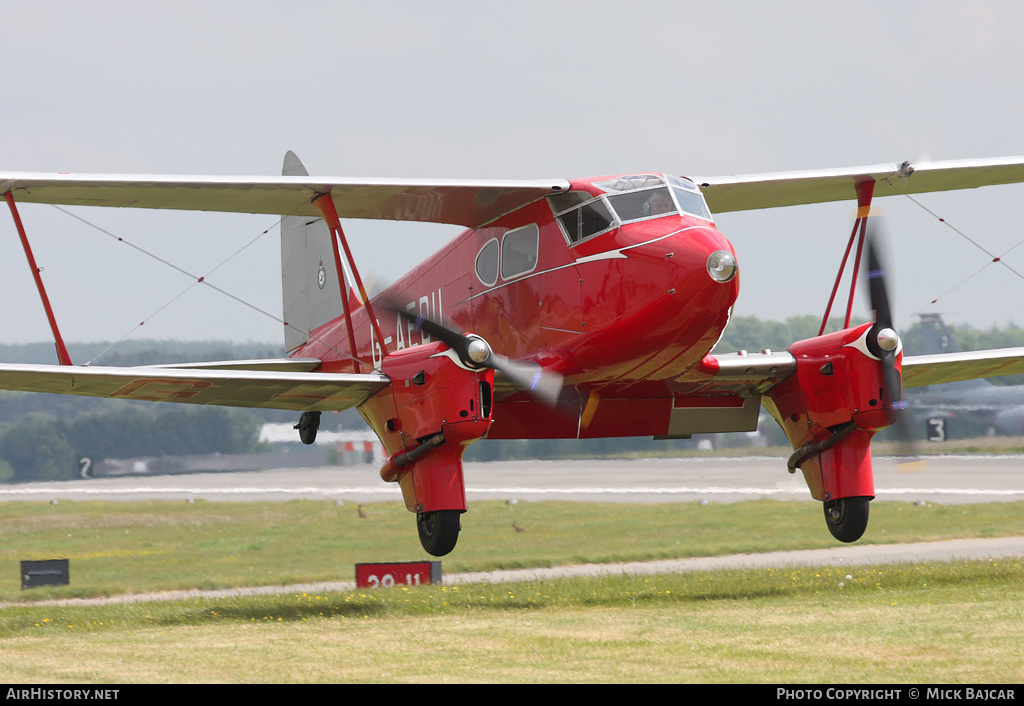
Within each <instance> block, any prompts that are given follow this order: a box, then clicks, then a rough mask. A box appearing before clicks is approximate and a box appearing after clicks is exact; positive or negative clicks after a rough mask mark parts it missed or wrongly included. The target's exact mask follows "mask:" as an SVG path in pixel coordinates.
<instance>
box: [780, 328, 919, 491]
mask: <svg viewBox="0 0 1024 706" xmlns="http://www.w3.org/2000/svg"><path fill="white" fill-rule="evenodd" d="M872 330H873V325H872V324H864V325H862V326H858V327H854V328H850V329H844V330H842V331H837V332H836V333H831V334H828V335H824V336H818V337H816V338H811V339H808V340H805V341H798V342H797V343H795V344H793V345H792V346H791V347H790V348H789V352H790V353H791V354H793V356H794V357H795V358H796V373H795V374H793V375H791V376H790V377H789V378H788V379H786V380H785V381H784V382H783V383H782V384H780V385H778V386H777V387H776V388H774V389H773V390H772V391H771V392H769V393H768V395H767V396H766V398H763V399H764V401H765V407H766V408H767V409H768V411H769V412H770V413H771V414H772V416H774V417H775V419H776V421H778V422H779V424H780V425H781V426H782V428H783V430H785V432H786V436H787V437H788V438H789V441H790V444H792V446H793V449H794V451H795V452H794V454H793V456H792V457H791V458H790V468H791V469H794V468H796V467H799V468H800V469H801V470H802V471H803V474H804V479H805V480H806V481H807V486H808V488H810V491H811V495H812V496H813V497H814V498H815V499H817V500H822V501H830V500H835V499H838V498H844V497H853V496H859V497H874V495H875V487H874V477H873V474H872V470H871V448H870V442H871V438H872V437H873V436H874V435H875V434H876V433H877V432H878V431H879V430H881V429H884V428H885V427H887V426H889V425H891V424H892V423H893V422H894V421H895V420H896V410H895V409H894V408H893V400H892V399H891V397H890V393H889V392H888V391H887V390H886V383H885V373H884V363H883V361H882V360H881V358H880V357H879V355H878V354H876V353H875V352H873V351H872V348H873V346H872V345H869V341H868V336H870V335H872ZM901 360H902V352H901V351H900V350H897V353H896V362H895V365H896V369H897V370H899V363H900V361H901Z"/></svg>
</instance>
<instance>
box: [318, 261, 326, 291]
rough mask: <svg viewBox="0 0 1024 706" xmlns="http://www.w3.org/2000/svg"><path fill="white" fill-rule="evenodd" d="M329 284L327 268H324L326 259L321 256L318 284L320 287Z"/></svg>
mask: <svg viewBox="0 0 1024 706" xmlns="http://www.w3.org/2000/svg"><path fill="white" fill-rule="evenodd" d="M325 284H327V270H325V269H324V259H323V258H320V266H319V267H318V268H317V270H316V286H318V287H319V288H320V289H323V288H324V285H325Z"/></svg>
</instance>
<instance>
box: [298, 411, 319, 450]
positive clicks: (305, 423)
mask: <svg viewBox="0 0 1024 706" xmlns="http://www.w3.org/2000/svg"><path fill="white" fill-rule="evenodd" d="M292 428H293V429H298V430H299V439H301V440H302V443H303V444H312V443H313V442H314V441H316V433H317V431H318V430H319V429H320V413H319V412H303V413H302V416H301V417H299V423H298V424H296V425H295V426H294V427H292Z"/></svg>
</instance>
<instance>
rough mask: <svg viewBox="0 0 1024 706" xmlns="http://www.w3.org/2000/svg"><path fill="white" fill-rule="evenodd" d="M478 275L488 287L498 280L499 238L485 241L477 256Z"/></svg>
mask: <svg viewBox="0 0 1024 706" xmlns="http://www.w3.org/2000/svg"><path fill="white" fill-rule="evenodd" d="M476 276H477V277H478V278H479V279H480V281H481V282H483V283H484V284H485V285H486V286H488V287H493V286H494V283H495V282H497V281H498V239H497V238H492V239H491V240H488V241H487V242H486V243H484V246H483V247H482V248H480V252H479V253H478V254H477V256H476Z"/></svg>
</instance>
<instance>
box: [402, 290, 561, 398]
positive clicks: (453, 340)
mask: <svg viewBox="0 0 1024 706" xmlns="http://www.w3.org/2000/svg"><path fill="white" fill-rule="evenodd" d="M395 310H396V311H397V312H398V313H399V314H400V315H401V316H403V317H405V318H406V319H408V320H409V321H411V322H413V324H414V326H415V327H416V329H417V330H421V331H423V332H425V333H427V334H428V335H429V336H430V337H431V338H436V339H437V340H439V341H441V342H442V343H444V344H445V345H447V346H448V347H449V348H451V349H452V350H453V351H455V353H456V355H458V356H459V360H461V361H462V364H463V365H465V366H466V367H468V368H475V369H480V368H490V369H493V370H494V371H495V372H498V373H501V374H502V375H504V376H505V377H506V378H507V379H508V380H510V381H511V382H512V383H513V384H515V385H516V386H517V387H519V388H520V389H522V390H525V391H526V392H528V393H529V394H531V395H533V396H535V397H537V398H539V399H541V400H543V401H544V402H547V403H548V404H551V405H554V404H555V403H556V402H557V401H558V396H559V394H561V391H562V376H561V375H559V374H558V373H553V372H550V371H546V370H544V369H543V368H542V367H540V366H539V365H537V364H536V363H529V362H526V361H521V360H510V359H509V358H506V357H505V356H503V355H499V354H497V353H495V352H494V351H493V350H492V349H491V346H490V344H488V343H487V341H485V340H484V339H482V338H481V337H480V336H477V335H476V334H466V333H463V332H462V331H458V330H456V329H454V328H450V327H448V326H445V325H444V324H441V323H438V322H437V321H432V320H431V319H428V318H426V317H423V316H419V315H418V314H414V313H412V312H409V311H405V310H403V309H397V308H396V309H395Z"/></svg>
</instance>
